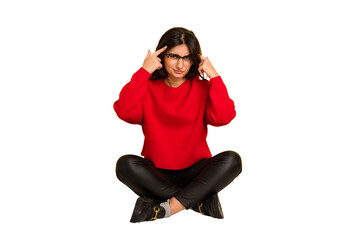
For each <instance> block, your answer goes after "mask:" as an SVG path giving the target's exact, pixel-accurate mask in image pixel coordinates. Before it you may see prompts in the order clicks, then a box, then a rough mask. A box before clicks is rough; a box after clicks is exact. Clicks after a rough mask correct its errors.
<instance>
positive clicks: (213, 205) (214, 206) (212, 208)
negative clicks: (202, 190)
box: [191, 193, 224, 219]
mask: <svg viewBox="0 0 360 240" xmlns="http://www.w3.org/2000/svg"><path fill="white" fill-rule="evenodd" d="M191 209H192V210H194V211H195V212H198V213H201V214H203V215H206V216H210V217H213V218H221V219H222V218H224V214H223V211H222V208H221V204H220V201H219V197H218V195H217V193H216V194H214V195H212V196H211V197H208V198H207V199H205V200H204V202H202V203H199V204H198V205H196V206H194V207H192V208H191Z"/></svg>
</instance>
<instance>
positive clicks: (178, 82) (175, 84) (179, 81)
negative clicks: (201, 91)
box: [164, 78, 186, 88]
mask: <svg viewBox="0 0 360 240" xmlns="http://www.w3.org/2000/svg"><path fill="white" fill-rule="evenodd" d="M185 80H186V78H183V79H171V78H167V79H165V80H164V81H165V83H166V84H167V85H168V86H170V87H175V88H176V87H179V86H180V85H181V84H183V83H184V82H185Z"/></svg>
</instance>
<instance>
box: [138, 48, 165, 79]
mask: <svg viewBox="0 0 360 240" xmlns="http://www.w3.org/2000/svg"><path fill="white" fill-rule="evenodd" d="M166 48H167V46H165V47H163V48H160V49H159V50H157V51H156V52H154V53H153V54H151V51H150V49H149V50H148V53H147V55H146V57H145V59H144V63H143V68H145V70H146V71H148V72H149V73H151V74H152V73H153V72H155V70H158V69H161V68H162V64H161V59H160V58H158V56H159V55H160V53H162V52H163V51H165V49H166Z"/></svg>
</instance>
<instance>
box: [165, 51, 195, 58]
mask: <svg viewBox="0 0 360 240" xmlns="http://www.w3.org/2000/svg"><path fill="white" fill-rule="evenodd" d="M168 54H172V55H176V56H179V57H181V56H180V55H178V54H176V53H171V52H170V53H168ZM190 56H191V55H190V54H189V55H185V56H184V57H190Z"/></svg>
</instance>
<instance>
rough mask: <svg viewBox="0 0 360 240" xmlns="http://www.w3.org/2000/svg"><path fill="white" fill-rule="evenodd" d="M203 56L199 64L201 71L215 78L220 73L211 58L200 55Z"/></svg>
mask: <svg viewBox="0 0 360 240" xmlns="http://www.w3.org/2000/svg"><path fill="white" fill-rule="evenodd" d="M200 58H201V63H200V64H199V69H198V71H199V73H200V74H202V75H204V73H206V75H207V76H208V77H209V78H214V77H217V76H219V74H218V73H217V72H216V70H215V68H214V66H213V65H212V64H211V62H210V60H209V58H208V57H206V58H205V57H203V56H201V55H200Z"/></svg>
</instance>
